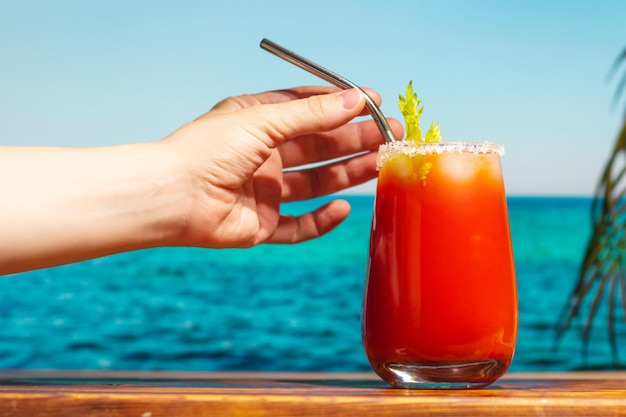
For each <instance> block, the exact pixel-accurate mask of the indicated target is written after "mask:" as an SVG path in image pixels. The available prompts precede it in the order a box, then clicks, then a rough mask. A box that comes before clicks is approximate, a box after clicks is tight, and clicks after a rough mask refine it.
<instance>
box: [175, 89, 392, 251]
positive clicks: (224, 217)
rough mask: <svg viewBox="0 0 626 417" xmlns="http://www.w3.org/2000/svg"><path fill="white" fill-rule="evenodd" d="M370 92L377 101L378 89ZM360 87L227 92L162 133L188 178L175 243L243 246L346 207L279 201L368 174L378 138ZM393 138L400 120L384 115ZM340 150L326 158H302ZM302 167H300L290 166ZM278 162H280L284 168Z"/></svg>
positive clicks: (316, 222) (288, 237)
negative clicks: (304, 209)
mask: <svg viewBox="0 0 626 417" xmlns="http://www.w3.org/2000/svg"><path fill="white" fill-rule="evenodd" d="M368 94H369V95H370V96H371V97H372V98H373V99H374V100H375V101H377V102H380V99H379V97H378V95H377V94H376V93H374V92H371V91H370V92H368ZM364 106H365V99H364V97H363V95H362V93H361V92H360V91H358V90H346V91H338V90H337V89H335V88H332V87H300V88H294V89H290V90H283V91H272V92H267V93H261V94H256V95H244V96H239V97H231V98H228V99H226V100H224V101H222V102H221V103H219V104H217V105H216V106H215V107H214V108H213V109H212V110H211V111H210V112H208V113H206V114H205V115H203V116H201V117H200V118H198V119H197V120H195V121H194V122H192V123H190V124H188V125H186V126H183V127H182V128H181V129H179V130H178V131H176V132H174V133H173V134H172V135H170V136H169V137H168V138H166V140H165V141H164V143H165V144H167V145H168V146H171V147H172V148H173V149H174V150H175V151H174V152H175V153H177V154H178V155H180V161H181V164H182V165H183V166H185V169H186V172H187V174H186V175H187V181H188V182H189V183H190V184H192V186H191V187H190V189H191V196H190V198H189V201H188V204H189V205H188V207H187V210H186V212H187V214H186V215H185V224H184V226H183V227H182V229H181V231H182V232H181V234H180V236H179V238H178V241H177V242H175V244H177V245H190V246H205V247H246V246H251V245H255V244H258V243H262V242H267V243H296V242H301V241H304V240H308V239H312V238H315V237H318V236H321V235H323V234H324V233H326V232H328V231H330V230H332V229H333V228H334V227H335V226H337V225H338V224H339V223H341V222H342V221H343V220H344V219H345V218H346V216H347V215H348V213H349V211H350V207H349V205H348V203H347V202H345V201H342V200H336V201H332V202H330V203H328V204H326V205H324V206H322V207H320V208H318V209H316V210H315V211H313V212H310V213H305V214H303V215H300V216H286V215H282V214H281V213H280V204H281V203H282V202H289V201H297V200H305V199H310V198H314V197H318V196H322V195H327V194H331V193H334V192H337V191H341V190H343V189H346V188H348V187H351V186H354V185H357V184H360V183H363V182H365V181H368V180H370V179H372V178H374V177H375V176H376V170H375V159H376V155H377V149H378V146H379V145H380V144H381V143H382V140H383V139H382V136H381V134H380V132H379V131H378V129H377V127H376V125H375V124H374V122H373V121H371V120H368V121H363V122H358V123H350V124H349V123H348V122H349V121H351V120H352V119H353V118H355V117H356V116H358V115H360V114H364ZM390 124H391V126H392V128H393V129H394V132H395V134H396V136H398V137H401V135H402V127H401V125H400V124H399V123H398V122H397V121H395V120H391V121H390ZM336 158H346V159H341V160H340V161H335V162H332V163H330V164H328V165H324V166H315V167H311V166H310V165H309V164H314V163H318V162H324V161H328V160H331V159H336ZM303 165H309V166H308V167H305V168H303V169H299V170H291V169H293V168H297V167H302V166H303ZM285 169H288V170H287V171H285Z"/></svg>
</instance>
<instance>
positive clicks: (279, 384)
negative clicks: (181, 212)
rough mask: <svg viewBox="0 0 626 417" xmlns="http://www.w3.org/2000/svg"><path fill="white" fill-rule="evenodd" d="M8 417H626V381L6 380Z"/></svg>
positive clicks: (616, 376)
mask: <svg viewBox="0 0 626 417" xmlns="http://www.w3.org/2000/svg"><path fill="white" fill-rule="evenodd" d="M0 415H1V416H32V417H39V416H74V415H80V416H88V417H89V416H103V415H107V416H134V417H160V416H181V417H185V416H215V415H247V416H282V415H285V416H313V415H332V416H334V417H341V416H348V415H359V416H426V415H429V416H450V415H481V416H500V417H501V416H506V415H516V416H591V415H593V416H602V415H610V416H617V415H626V373H621V372H603V373H563V374H555V373H545V374H509V375H507V376H506V377H505V378H503V379H502V380H501V381H498V383H496V384H495V385H494V386H492V387H489V388H487V389H482V390H454V391H435V390H403V389H393V388H388V387H387V386H386V385H385V384H384V383H383V382H381V381H379V380H378V378H377V377H376V376H374V375H373V374H369V373H359V374H329V373H319V374H317V373H313V374H289V373H273V374H263V373H193V372H191V373H188V372H180V373H171V372H149V373H146V372H80V371H78V372H68V371H60V372H55V371H50V372H42V371H0Z"/></svg>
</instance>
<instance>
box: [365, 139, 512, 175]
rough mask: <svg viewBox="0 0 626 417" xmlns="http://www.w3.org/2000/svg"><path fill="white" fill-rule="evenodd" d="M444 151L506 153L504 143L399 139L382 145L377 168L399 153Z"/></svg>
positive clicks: (428, 153)
mask: <svg viewBox="0 0 626 417" xmlns="http://www.w3.org/2000/svg"><path fill="white" fill-rule="evenodd" d="M444 152H457V153H463V152H468V153H473V154H476V155H478V154H497V155H498V156H500V157H501V156H502V155H504V145H500V144H497V143H493V142H487V141H485V142H474V141H455V142H414V141H406V140H397V141H395V142H388V143H385V144H382V145H380V147H379V148H378V159H377V161H376V168H377V169H379V170H380V169H381V168H382V166H383V165H384V164H385V162H387V161H388V160H389V159H391V158H393V157H394V156H397V155H407V156H415V155H435V154H442V153H444Z"/></svg>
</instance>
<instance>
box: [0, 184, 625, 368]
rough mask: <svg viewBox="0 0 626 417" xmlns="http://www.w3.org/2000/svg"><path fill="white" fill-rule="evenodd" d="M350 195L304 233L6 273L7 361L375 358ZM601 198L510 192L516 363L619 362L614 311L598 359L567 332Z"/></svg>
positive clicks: (0, 359)
mask: <svg viewBox="0 0 626 417" xmlns="http://www.w3.org/2000/svg"><path fill="white" fill-rule="evenodd" d="M345 198H347V199H348V200H349V201H350V203H351V204H352V207H353V211H352V213H351V215H350V217H349V219H348V220H347V221H346V222H345V223H344V224H343V225H341V226H340V227H339V228H337V229H336V230H335V231H333V232H332V233H330V234H329V235H327V236H325V237H323V238H320V239H318V240H315V241H311V242H306V243H303V244H299V245H266V246H259V247H255V248H252V249H242V250H203V249H193V248H159V249H151V250H144V251H138V252H132V253H125V254H120V255H115V256H109V257H105V258H101V259H96V260H92V261H87V262H82V263H78V264H74V265H67V266H62V267H57V268H50V269H46V270H40V271H33V272H28V273H23V274H15V275H11V276H7V277H3V278H0V323H1V325H0V368H58V369H132V370H197V371H211V370H236V371H237V370H241V371H244V370H245V371H248V370H252V371H254V370H257V371H261V370H263V371H364V370H368V369H369V365H368V363H367V360H366V358H365V355H364V353H363V350H362V347H361V339H360V312H361V300H362V291H363V284H364V276H365V267H366V261H367V248H368V239H369V227H370V221H371V213H372V206H373V197H372V196H347V197H345ZM318 204H320V201H315V202H313V203H311V202H308V203H297V204H292V205H290V206H288V210H290V211H291V212H294V213H298V212H303V211H305V210H308V209H310V208H311V207H312V206H313V205H318ZM590 204H591V200H590V199H587V198H526V197H524V198H522V197H511V198H509V212H510V220H511V231H512V239H513V246H514V251H515V259H516V270H517V280H518V293H519V305H520V319H519V320H520V331H519V338H518V345H517V350H516V355H515V359H514V362H513V364H512V367H511V369H512V370H515V371H544V370H554V371H567V370H573V369H581V368H610V367H611V355H610V349H609V347H608V343H607V339H606V324H605V319H604V317H600V318H599V319H598V320H597V322H596V328H595V330H594V333H593V340H592V342H591V344H590V345H589V353H588V356H587V357H586V358H585V357H583V355H582V354H581V343H580V324H576V325H575V327H574V329H573V330H572V331H570V332H568V333H567V334H566V336H565V338H564V339H563V340H562V341H561V343H560V345H559V347H558V349H555V343H554V340H555V326H556V324H557V317H558V315H559V312H560V310H561V308H562V306H563V304H564V303H565V301H566V299H567V296H568V294H569V292H570V291H571V288H572V286H573V285H574V281H575V279H576V274H577V271H578V268H579V265H580V260H581V258H582V255H583V252H584V249H585V244H586V241H587V238H588V237H589V234H590V230H591V227H590V214H589V208H590ZM620 332H621V336H620V337H621V339H620V340H621V341H623V340H624V337H625V335H624V329H623V326H622V327H621V328H620Z"/></svg>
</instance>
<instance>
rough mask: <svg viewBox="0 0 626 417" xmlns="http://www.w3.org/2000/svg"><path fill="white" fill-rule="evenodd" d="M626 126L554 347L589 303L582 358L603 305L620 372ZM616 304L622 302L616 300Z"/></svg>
mask: <svg viewBox="0 0 626 417" xmlns="http://www.w3.org/2000/svg"><path fill="white" fill-rule="evenodd" d="M619 164H621V165H622V166H619V167H618V166H617V165H619ZM624 178H626V120H625V122H624V124H623V126H622V128H621V131H620V133H619V135H618V138H617V141H616V143H615V146H614V148H613V152H612V154H611V157H610V158H609V161H608V162H607V165H606V167H605V169H604V172H603V174H602V176H601V180H600V183H599V184H598V187H597V189H596V194H595V196H594V199H593V203H592V210H591V212H592V222H593V228H592V234H591V236H590V238H589V241H588V243H587V248H586V250H585V255H584V258H583V262H582V264H581V267H580V270H579V274H578V277H577V280H576V282H575V284H574V288H573V290H572V293H571V295H570V297H569V299H568V302H567V303H566V304H565V305H564V307H563V309H562V311H561V314H560V318H559V323H560V326H559V328H558V329H557V334H556V342H557V344H558V342H559V341H560V340H561V338H562V337H563V336H564V334H565V333H566V332H567V331H568V330H569V329H571V327H572V325H573V323H574V320H575V319H576V318H577V317H579V316H581V315H582V314H583V310H584V307H585V306H584V305H585V302H586V300H587V299H589V298H590V301H589V303H590V304H589V306H588V309H587V312H586V317H585V318H584V321H583V329H582V343H583V354H584V355H585V356H586V355H587V351H588V350H587V348H588V345H589V342H590V341H591V336H592V329H593V324H594V320H595V318H596V315H597V313H598V311H599V308H600V306H601V305H602V302H603V300H606V301H607V303H608V304H607V307H608V312H607V326H608V338H609V343H610V345H611V353H612V357H613V363H614V365H616V366H619V364H620V360H619V345H618V343H617V332H616V326H617V324H618V322H617V321H616V317H617V310H618V309H619V308H621V309H623V311H626V276H625V271H624V268H625V267H626V184H624ZM620 299H621V302H619V300H620Z"/></svg>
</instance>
